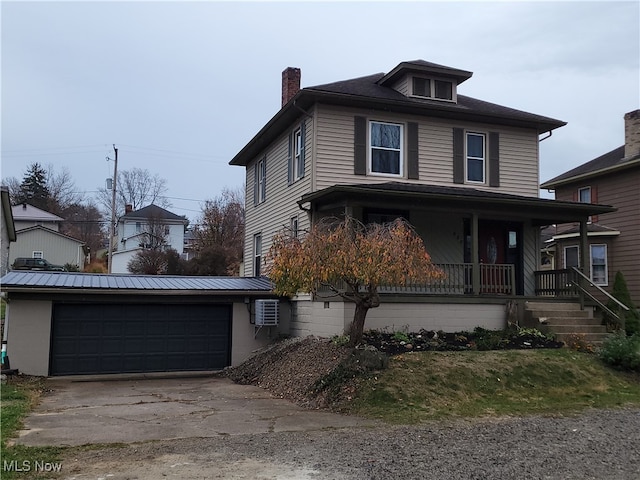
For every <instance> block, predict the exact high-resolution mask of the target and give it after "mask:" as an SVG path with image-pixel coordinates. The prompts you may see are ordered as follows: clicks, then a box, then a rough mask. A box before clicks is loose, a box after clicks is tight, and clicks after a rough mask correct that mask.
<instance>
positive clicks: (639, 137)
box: [624, 110, 640, 158]
mask: <svg viewBox="0 0 640 480" xmlns="http://www.w3.org/2000/svg"><path fill="white" fill-rule="evenodd" d="M638 154H640V110H634V111H633V112H629V113H627V114H626V115H625V116H624V158H631V157H635V156H636V155H638Z"/></svg>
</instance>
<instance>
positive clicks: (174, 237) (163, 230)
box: [111, 204, 187, 273]
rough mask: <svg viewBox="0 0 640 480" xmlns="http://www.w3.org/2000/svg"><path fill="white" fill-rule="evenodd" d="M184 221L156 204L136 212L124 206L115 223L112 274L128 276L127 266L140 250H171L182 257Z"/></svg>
mask: <svg viewBox="0 0 640 480" xmlns="http://www.w3.org/2000/svg"><path fill="white" fill-rule="evenodd" d="M186 225H187V220H186V219H185V218H184V217H181V216H179V215H176V214H175V213H171V212H170V211H168V210H165V209H164V208H162V207H159V206H157V205H153V204H151V205H148V206H146V207H144V208H141V209H140V210H135V211H134V210H132V209H131V206H130V205H127V206H126V210H125V214H124V215H122V216H121V217H120V219H119V220H118V235H117V238H118V242H117V250H116V251H115V252H113V265H112V269H111V271H112V273H130V272H129V270H128V268H127V265H128V264H129V262H130V261H131V259H133V257H134V256H135V255H136V253H138V252H140V251H142V250H144V249H156V250H158V249H159V250H168V249H173V250H175V251H176V252H178V254H180V255H182V253H183V251H184V229H185V226H186Z"/></svg>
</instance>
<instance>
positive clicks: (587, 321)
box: [537, 317, 602, 325]
mask: <svg viewBox="0 0 640 480" xmlns="http://www.w3.org/2000/svg"><path fill="white" fill-rule="evenodd" d="M537 319H538V323H539V324H540V325H602V320H601V319H599V318H585V317H537Z"/></svg>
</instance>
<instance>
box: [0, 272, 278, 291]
mask: <svg viewBox="0 0 640 480" xmlns="http://www.w3.org/2000/svg"><path fill="white" fill-rule="evenodd" d="M0 283H1V284H2V285H1V286H2V290H3V291H25V290H40V289H47V290H49V289H55V290H76V289H77V290H118V291H123V290H124V291H134V290H135V291H141V290H143V291H174V292H175V291H177V290H180V291H193V290H196V291H198V292H199V293H203V292H220V293H223V292H228V293H232V292H256V293H258V292H271V290H272V287H273V286H272V284H271V281H270V280H269V279H268V278H264V277H258V278H256V277H185V276H167V275H116V274H111V275H106V274H94V273H62V272H33V271H13V272H9V273H7V274H6V275H5V276H4V277H2V279H0Z"/></svg>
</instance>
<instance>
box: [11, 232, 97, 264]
mask: <svg viewBox="0 0 640 480" xmlns="http://www.w3.org/2000/svg"><path fill="white" fill-rule="evenodd" d="M17 237H18V238H17V240H16V242H15V243H12V244H11V248H10V255H9V263H13V262H14V260H15V259H16V258H19V257H28V258H31V257H32V256H33V252H34V251H41V252H43V256H44V258H45V259H46V260H47V261H49V262H50V263H53V264H55V265H64V264H65V263H70V264H72V265H78V267H80V268H82V267H84V256H83V251H82V243H81V242H78V241H75V240H71V239H69V238H66V237H63V236H61V235H58V234H55V233H52V232H48V231H46V230H43V229H35V230H29V231H23V232H17Z"/></svg>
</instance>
